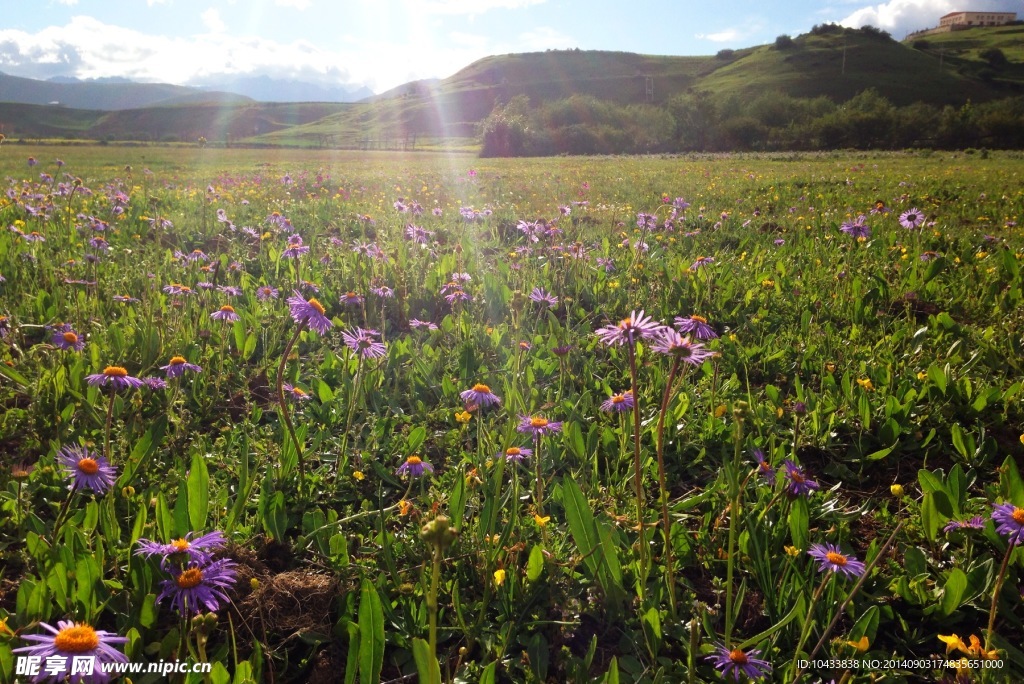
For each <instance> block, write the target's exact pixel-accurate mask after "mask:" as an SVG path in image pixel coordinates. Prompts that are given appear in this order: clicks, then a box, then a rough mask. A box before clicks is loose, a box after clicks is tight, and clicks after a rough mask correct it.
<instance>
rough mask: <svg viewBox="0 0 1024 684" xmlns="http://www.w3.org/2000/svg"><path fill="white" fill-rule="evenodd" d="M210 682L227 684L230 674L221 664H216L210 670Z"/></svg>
mask: <svg viewBox="0 0 1024 684" xmlns="http://www.w3.org/2000/svg"><path fill="white" fill-rule="evenodd" d="M209 681H210V682H212V684H229V682H230V681H231V674H230V673H229V672H228V670H227V668H226V667H224V665H223V663H220V662H216V663H214V664H213V667H212V668H210V680H209Z"/></svg>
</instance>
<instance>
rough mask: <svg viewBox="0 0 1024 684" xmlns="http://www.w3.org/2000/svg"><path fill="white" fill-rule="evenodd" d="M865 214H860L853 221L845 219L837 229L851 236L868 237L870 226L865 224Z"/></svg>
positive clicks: (869, 235)
mask: <svg viewBox="0 0 1024 684" xmlns="http://www.w3.org/2000/svg"><path fill="white" fill-rule="evenodd" d="M867 220H868V219H867V216H865V215H864V214H861V215H860V216H858V217H857V218H856V219H854V220H853V221H846V222H844V223H843V224H842V225H840V226H839V230H841V231H843V232H844V233H846V234H847V235H849V236H850V237H852V238H869V237H871V228H869V227H868V226H867V224H865V221H867Z"/></svg>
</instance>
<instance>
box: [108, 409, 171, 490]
mask: <svg viewBox="0 0 1024 684" xmlns="http://www.w3.org/2000/svg"><path fill="white" fill-rule="evenodd" d="M166 430H167V417H166V416H159V417H157V418H156V419H155V420H154V421H153V424H152V425H150V426H149V429H148V430H146V432H145V434H143V435H142V437H141V438H140V439H139V441H138V442H136V443H135V446H134V447H132V453H131V454H130V455H129V456H128V461H127V463H126V464H125V467H124V472H122V473H121V477H119V478H118V479H117V487H118V489H123V488H124V487H127V486H128V485H129V484H131V482H132V480H134V479H135V475H136V474H137V473H138V472H139V469H140V468H141V467H142V465H143V463H145V462H146V461H147V460H148V459H149V458H150V456H152V455H153V454H154V453H155V452H156V450H157V449H158V448H159V447H160V444H161V443H162V442H163V440H164V432H165V431H166Z"/></svg>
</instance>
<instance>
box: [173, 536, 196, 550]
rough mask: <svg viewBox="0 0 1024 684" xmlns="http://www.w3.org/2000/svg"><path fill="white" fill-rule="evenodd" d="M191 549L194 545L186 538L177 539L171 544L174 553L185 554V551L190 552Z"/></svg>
mask: <svg viewBox="0 0 1024 684" xmlns="http://www.w3.org/2000/svg"><path fill="white" fill-rule="evenodd" d="M191 547H192V545H191V544H189V543H188V540H187V539H185V538H184V537H182V538H181V539H175V540H174V541H172V542H171V548H173V549H174V553H184V552H185V551H188V550H189V549H190V548H191Z"/></svg>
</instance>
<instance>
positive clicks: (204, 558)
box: [135, 530, 228, 569]
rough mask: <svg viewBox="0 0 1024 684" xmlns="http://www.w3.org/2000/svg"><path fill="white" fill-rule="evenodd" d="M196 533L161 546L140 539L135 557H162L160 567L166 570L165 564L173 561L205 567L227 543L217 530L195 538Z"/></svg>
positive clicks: (155, 542)
mask: <svg viewBox="0 0 1024 684" xmlns="http://www.w3.org/2000/svg"><path fill="white" fill-rule="evenodd" d="M197 534H199V533H198V532H189V533H188V534H186V535H185V536H184V537H180V538H178V539H175V540H174V541H172V542H171V543H169V544H161V543H160V542H158V541H151V540H149V539H140V540H139V548H137V549H135V555H136V556H145V557H146V558H150V557H152V556H162V558H161V559H160V567H162V568H164V569H166V568H167V564H168V563H169V562H170V561H172V560H175V559H178V560H181V561H183V563H184V564H187V563H193V562H194V563H199V564H201V565H206V564H207V563H209V562H210V561H211V560H213V552H214V551H218V550H220V549H221V548H223V547H224V545H225V544H227V543H228V540H227V538H226V537H225V536H224V534H223V533H222V532H220V531H219V530H214V531H213V532H207V533H206V534H204V535H201V536H198V537H197V536H195V535H197Z"/></svg>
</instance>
